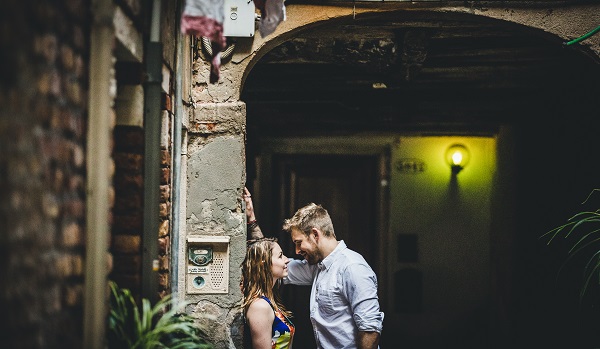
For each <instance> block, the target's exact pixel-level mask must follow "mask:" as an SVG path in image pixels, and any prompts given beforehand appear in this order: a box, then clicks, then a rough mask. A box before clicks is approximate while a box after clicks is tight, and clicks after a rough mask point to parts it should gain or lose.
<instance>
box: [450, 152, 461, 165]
mask: <svg viewBox="0 0 600 349" xmlns="http://www.w3.org/2000/svg"><path fill="white" fill-rule="evenodd" d="M462 159H463V155H462V153H461V152H460V151H458V150H457V151H455V152H454V154H452V163H453V164H454V165H460V163H461V162H462Z"/></svg>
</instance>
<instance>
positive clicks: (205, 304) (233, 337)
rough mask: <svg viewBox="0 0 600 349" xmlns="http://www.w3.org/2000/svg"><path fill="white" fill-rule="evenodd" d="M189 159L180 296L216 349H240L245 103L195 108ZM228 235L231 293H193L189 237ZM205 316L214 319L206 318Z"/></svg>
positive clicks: (180, 260)
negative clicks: (190, 290)
mask: <svg viewBox="0 0 600 349" xmlns="http://www.w3.org/2000/svg"><path fill="white" fill-rule="evenodd" d="M188 132H189V141H188V150H187V153H188V157H187V188H186V191H187V195H186V196H187V197H186V233H185V235H186V236H185V237H184V238H183V239H182V241H181V243H182V244H183V245H184V246H185V247H184V251H185V252H184V254H183V255H182V256H181V258H180V259H179V263H180V265H179V270H181V271H182V273H180V276H183V277H182V278H180V285H181V286H180V288H179V289H180V290H181V291H180V292H181V293H182V294H185V298H186V300H188V301H192V302H193V306H192V309H188V311H190V310H191V313H192V314H193V315H194V316H195V317H196V318H197V319H198V320H199V323H200V324H201V325H202V328H203V329H204V330H205V331H206V332H207V333H208V335H209V337H210V340H211V342H212V343H213V344H214V345H215V348H217V349H220V348H223V349H225V348H234V347H237V348H241V329H242V323H241V321H240V319H241V317H240V314H241V299H242V295H241V291H240V288H239V283H240V276H241V271H240V265H241V263H242V261H243V258H244V255H245V246H246V244H245V241H246V224H245V215H244V212H243V211H242V200H241V194H242V190H243V187H244V185H245V132H246V105H245V104H244V103H242V102H226V103H201V104H198V105H196V108H195V109H193V110H192V113H191V116H190V123H189V129H188ZM195 236H196V237H197V236H228V237H229V238H230V243H229V251H230V254H229V271H228V273H226V275H225V277H227V278H228V279H229V286H228V288H229V290H228V293H227V294H190V293H188V292H187V291H188V285H187V278H186V275H185V274H186V272H187V254H186V252H187V244H186V241H187V239H188V238H190V237H195ZM206 316H210V318H209V317H206Z"/></svg>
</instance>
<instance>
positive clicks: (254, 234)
mask: <svg viewBox="0 0 600 349" xmlns="http://www.w3.org/2000/svg"><path fill="white" fill-rule="evenodd" d="M242 197H243V198H244V202H245V203H246V218H247V220H248V222H247V223H248V239H261V238H264V237H265V235H264V234H263V232H262V230H260V226H259V225H258V222H257V221H256V216H255V214H254V205H253V204H252V195H250V192H249V191H248V188H244V195H242Z"/></svg>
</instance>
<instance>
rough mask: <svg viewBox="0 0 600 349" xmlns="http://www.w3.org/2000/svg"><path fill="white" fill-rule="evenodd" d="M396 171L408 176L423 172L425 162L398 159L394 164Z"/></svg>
mask: <svg viewBox="0 0 600 349" xmlns="http://www.w3.org/2000/svg"><path fill="white" fill-rule="evenodd" d="M394 167H395V168H396V171H398V172H402V173H409V174H417V173H422V172H425V169H426V167H427V166H426V165H425V162H424V161H422V160H419V159H400V160H398V161H396V163H395V164H394Z"/></svg>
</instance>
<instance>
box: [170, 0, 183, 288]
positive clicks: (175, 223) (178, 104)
mask: <svg viewBox="0 0 600 349" xmlns="http://www.w3.org/2000/svg"><path fill="white" fill-rule="evenodd" d="M181 8H182V6H181V0H179V1H177V21H181ZM179 27H180V25H179V24H177V25H176V26H175V28H179ZM177 33H178V34H177V37H176V40H177V48H176V53H175V54H176V57H175V116H174V117H173V119H174V120H173V128H174V129H173V172H172V175H173V182H172V183H173V188H172V196H171V207H172V210H171V263H170V265H171V271H170V273H171V294H172V295H173V299H178V293H179V285H178V279H179V278H178V275H179V231H180V229H179V224H180V196H179V194H180V188H181V156H182V155H183V154H182V153H181V148H182V144H181V132H182V131H181V128H182V127H183V125H182V124H181V120H182V114H183V96H182V83H183V82H182V80H183V78H182V74H183V42H184V41H185V38H184V37H183V36H182V35H181V32H180V31H179V30H178V31H177Z"/></svg>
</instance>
